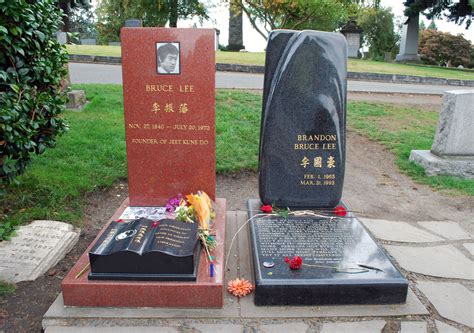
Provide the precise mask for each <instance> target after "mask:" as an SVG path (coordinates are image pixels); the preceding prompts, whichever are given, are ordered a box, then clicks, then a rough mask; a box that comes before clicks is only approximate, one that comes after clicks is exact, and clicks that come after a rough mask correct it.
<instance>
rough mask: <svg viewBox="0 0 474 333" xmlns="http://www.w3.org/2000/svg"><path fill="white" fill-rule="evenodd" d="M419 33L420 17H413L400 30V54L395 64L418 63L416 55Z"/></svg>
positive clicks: (418, 59) (418, 58)
mask: <svg viewBox="0 0 474 333" xmlns="http://www.w3.org/2000/svg"><path fill="white" fill-rule="evenodd" d="M419 32H420V16H419V14H417V15H414V16H412V17H410V18H409V19H408V21H407V22H406V23H405V24H404V25H403V28H402V40H401V41H400V53H398V54H397V57H396V59H395V60H396V61H397V62H420V55H419V54H418V38H419Z"/></svg>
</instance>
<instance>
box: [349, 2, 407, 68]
mask: <svg viewBox="0 0 474 333" xmlns="http://www.w3.org/2000/svg"><path fill="white" fill-rule="evenodd" d="M357 24H358V25H359V26H360V27H361V28H362V29H363V30H364V32H363V34H362V36H363V40H364V42H365V43H367V44H368V45H369V57H370V58H371V59H374V60H383V59H384V54H385V52H391V51H392V50H393V49H394V48H395V46H396V45H397V43H398V40H399V36H398V35H397V34H396V33H395V27H394V24H393V13H392V10H391V8H382V7H366V8H363V9H362V10H361V11H360V13H359V17H358V19H357Z"/></svg>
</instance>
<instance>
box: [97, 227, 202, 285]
mask: <svg viewBox="0 0 474 333" xmlns="http://www.w3.org/2000/svg"><path fill="white" fill-rule="evenodd" d="M199 254H200V243H199V242H198V236H197V224H196V223H184V222H178V221H176V220H172V219H164V220H160V221H152V220H149V219H146V218H141V219H138V220H134V221H131V222H128V223H127V222H115V221H113V222H112V223H110V225H109V226H108V227H107V229H106V230H105V231H104V233H103V234H102V235H101V237H100V238H99V239H98V240H97V242H96V243H95V245H94V246H93V247H92V249H91V251H90V252H89V261H90V265H91V273H90V274H89V279H91V280H161V281H195V280H196V273H197V266H198V260H199Z"/></svg>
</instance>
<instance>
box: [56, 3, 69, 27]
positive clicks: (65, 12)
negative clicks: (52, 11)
mask: <svg viewBox="0 0 474 333" xmlns="http://www.w3.org/2000/svg"><path fill="white" fill-rule="evenodd" d="M58 6H59V8H60V9H61V10H62V11H63V29H62V31H64V32H70V30H71V23H70V22H69V15H71V6H70V4H69V1H60V2H59V3H58Z"/></svg>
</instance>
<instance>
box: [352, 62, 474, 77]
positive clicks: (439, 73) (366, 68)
mask: <svg viewBox="0 0 474 333" xmlns="http://www.w3.org/2000/svg"><path fill="white" fill-rule="evenodd" d="M348 70H349V71H351V72H368V73H382V74H402V75H415V76H431V77H438V78H445V79H459V80H474V70H457V69H452V68H443V67H434V66H423V65H406V64H397V63H386V62H380V61H373V60H359V59H349V63H348Z"/></svg>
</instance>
